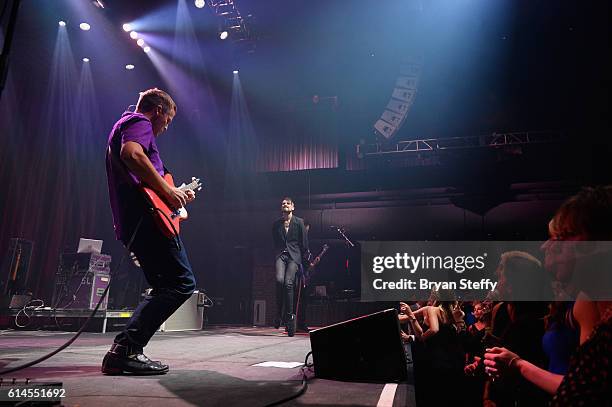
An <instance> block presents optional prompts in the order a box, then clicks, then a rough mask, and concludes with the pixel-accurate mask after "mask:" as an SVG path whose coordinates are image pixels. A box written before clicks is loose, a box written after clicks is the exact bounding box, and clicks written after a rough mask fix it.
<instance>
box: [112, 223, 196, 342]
mask: <svg viewBox="0 0 612 407" xmlns="http://www.w3.org/2000/svg"><path fill="white" fill-rule="evenodd" d="M130 250H131V251H132V252H134V254H135V255H136V257H137V258H138V261H139V263H140V266H141V268H142V271H143V272H144V275H145V278H146V280H147V282H148V283H149V285H150V287H151V288H152V290H151V291H150V293H149V295H147V296H146V297H145V299H144V300H143V301H142V302H141V303H140V304H138V307H136V310H135V311H134V313H133V314H132V318H130V320H129V322H128V323H127V325H126V326H125V328H124V329H123V331H122V332H120V333H119V335H117V336H116V337H115V343H119V344H121V345H131V346H133V347H137V348H143V347H145V346H146V345H147V343H148V342H149V340H150V339H151V337H152V336H153V334H154V333H155V332H156V331H157V330H158V329H159V327H160V326H161V324H162V323H163V322H164V321H165V320H166V319H168V318H169V317H170V316H171V315H172V314H173V313H174V311H176V310H177V309H178V308H179V307H180V306H181V305H182V304H183V303H184V302H185V301H186V300H187V299H188V298H190V297H191V295H192V294H193V291H194V290H195V277H194V275H193V271H192V269H191V265H190V264H189V259H188V258H187V252H186V250H185V246H184V245H183V242H182V241H181V239H180V237H176V238H173V239H171V238H167V237H165V236H164V235H162V234H161V232H160V231H159V230H158V228H157V226H156V225H155V223H154V221H153V218H152V217H151V215H149V214H146V215H145V216H144V218H143V221H142V224H141V225H140V228H139V229H138V232H137V233H136V237H135V239H134V242H133V244H132V247H131V248H130Z"/></svg>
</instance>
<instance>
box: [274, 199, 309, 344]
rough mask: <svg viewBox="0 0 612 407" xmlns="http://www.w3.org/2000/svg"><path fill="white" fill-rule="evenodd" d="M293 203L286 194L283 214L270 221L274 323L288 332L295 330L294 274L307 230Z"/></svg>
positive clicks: (304, 247)
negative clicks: (283, 324) (273, 263)
mask: <svg viewBox="0 0 612 407" xmlns="http://www.w3.org/2000/svg"><path fill="white" fill-rule="evenodd" d="M294 210H295V205H294V203H293V200H292V199H291V198H289V197H285V198H283V200H282V202H281V213H282V217H281V218H280V219H278V220H277V221H275V222H274V224H273V225H272V238H273V239H274V247H275V248H276V249H277V250H278V254H277V255H276V262H275V267H276V305H277V312H278V317H277V319H276V321H275V323H274V325H275V326H276V327H279V326H280V324H281V323H282V322H284V323H285V324H286V326H287V334H288V335H289V336H293V335H294V333H295V322H296V321H295V314H294V312H293V293H294V284H295V276H296V274H297V272H298V270H299V268H300V265H301V264H302V262H303V261H307V260H308V258H309V256H310V252H309V250H308V232H307V231H306V227H305V226H304V220H303V219H302V218H298V217H297V216H294V215H293V211H294Z"/></svg>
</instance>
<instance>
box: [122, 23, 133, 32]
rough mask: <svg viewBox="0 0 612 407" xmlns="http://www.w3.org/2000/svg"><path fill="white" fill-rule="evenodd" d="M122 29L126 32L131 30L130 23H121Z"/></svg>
mask: <svg viewBox="0 0 612 407" xmlns="http://www.w3.org/2000/svg"><path fill="white" fill-rule="evenodd" d="M123 31H125V32H126V33H127V32H130V31H132V24H130V23H125V24H123Z"/></svg>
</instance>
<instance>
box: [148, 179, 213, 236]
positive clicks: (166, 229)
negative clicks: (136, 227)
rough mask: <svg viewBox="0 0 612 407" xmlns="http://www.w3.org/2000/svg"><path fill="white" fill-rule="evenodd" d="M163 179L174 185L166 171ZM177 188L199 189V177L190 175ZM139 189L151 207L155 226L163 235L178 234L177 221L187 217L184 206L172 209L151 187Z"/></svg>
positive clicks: (200, 184)
mask: <svg viewBox="0 0 612 407" xmlns="http://www.w3.org/2000/svg"><path fill="white" fill-rule="evenodd" d="M164 180H165V181H166V182H167V183H168V185H170V186H171V187H174V179H173V178H172V175H171V174H170V173H166V175H164ZM178 188H179V189H180V190H181V191H187V190H188V189H191V190H192V191H199V190H201V189H202V183H201V182H200V179H199V178H196V177H192V178H191V182H190V183H189V184H185V183H183V185H181V186H180V187H178ZM141 189H142V193H143V194H144V196H145V198H146V199H147V201H148V202H149V204H150V205H151V207H152V209H153V217H154V218H155V223H157V226H158V227H159V229H160V230H161V232H162V233H163V234H164V236H166V237H175V236H178V234H179V223H180V222H181V221H183V220H185V219H187V216H188V214H187V210H186V209H185V207H184V206H183V207H181V208H179V209H177V210H172V209H170V207H169V206H168V205H167V204H166V202H164V200H163V199H161V198H160V197H159V195H157V193H156V192H155V191H153V190H152V189H151V188H149V187H146V186H142V187H141Z"/></svg>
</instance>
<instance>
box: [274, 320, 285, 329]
mask: <svg viewBox="0 0 612 407" xmlns="http://www.w3.org/2000/svg"><path fill="white" fill-rule="evenodd" d="M282 323H283V321H281V319H280V318H274V329H278V328H280V326H281V324H282Z"/></svg>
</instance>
